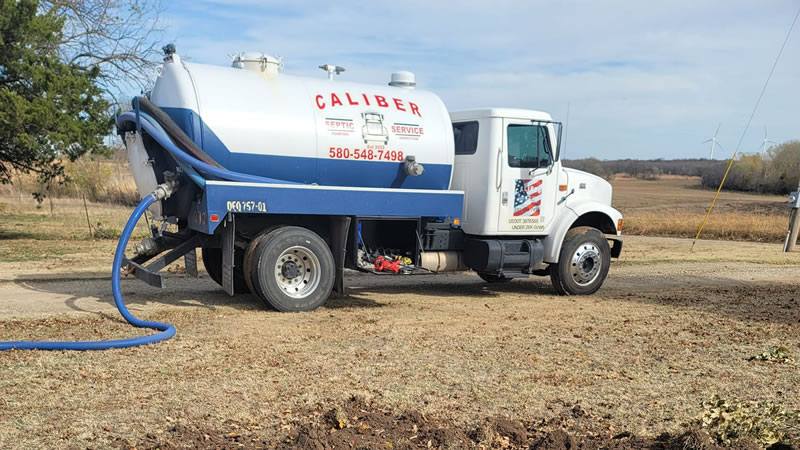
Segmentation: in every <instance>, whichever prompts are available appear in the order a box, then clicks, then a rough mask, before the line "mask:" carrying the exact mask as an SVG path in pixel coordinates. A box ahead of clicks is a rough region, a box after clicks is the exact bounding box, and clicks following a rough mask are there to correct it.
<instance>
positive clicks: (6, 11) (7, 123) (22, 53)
mask: <svg viewBox="0 0 800 450" xmlns="http://www.w3.org/2000/svg"><path fill="white" fill-rule="evenodd" d="M63 25H64V19H63V18H60V17H59V16H57V15H55V14H52V13H40V12H39V3H38V1H34V0H0V183H9V182H10V181H11V174H12V172H11V171H12V170H13V169H17V170H21V171H23V172H34V173H37V174H38V175H39V176H40V178H41V179H42V181H51V180H53V179H59V178H61V177H63V174H64V168H63V166H62V165H61V162H62V161H63V160H64V159H70V160H73V161H74V160H75V159H76V158H78V157H79V156H81V155H83V154H85V153H87V152H88V153H106V152H108V149H107V148H106V147H105V146H104V145H103V138H104V136H106V135H108V134H109V131H110V130H111V126H112V124H113V121H112V118H111V117H109V115H108V111H109V104H108V102H107V101H106V100H105V99H104V98H103V92H102V90H101V89H100V88H99V87H98V85H97V79H98V77H99V76H100V70H99V68H97V67H93V68H89V69H85V68H81V67H79V66H78V65H76V64H67V63H64V62H63V61H62V60H61V59H60V58H59V54H58V51H59V48H58V47H59V42H60V38H61V30H62V27H63Z"/></svg>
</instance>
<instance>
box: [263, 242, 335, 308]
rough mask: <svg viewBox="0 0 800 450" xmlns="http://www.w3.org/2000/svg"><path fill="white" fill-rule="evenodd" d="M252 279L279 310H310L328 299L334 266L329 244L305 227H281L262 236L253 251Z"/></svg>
mask: <svg viewBox="0 0 800 450" xmlns="http://www.w3.org/2000/svg"><path fill="white" fill-rule="evenodd" d="M252 253H253V254H252V256H251V258H252V259H251V261H250V263H249V264H248V268H249V269H250V271H251V272H250V281H251V284H252V286H253V289H254V290H255V292H256V294H258V296H259V297H261V299H262V300H264V301H265V302H267V303H268V304H269V305H270V306H272V307H273V308H275V309H277V310H278V311H311V310H314V309H316V308H318V307H319V306H321V305H322V304H323V303H325V301H326V300H328V297H329V296H330V294H331V291H332V290H333V281H334V275H335V266H334V261H333V254H332V253H331V250H330V248H329V247H328V244H326V243H325V241H324V240H323V239H322V238H321V237H319V235H317V234H316V233H314V232H313V231H311V230H308V229H306V228H300V227H290V226H287V227H282V228H278V229H276V230H273V231H271V232H269V233H267V234H266V235H264V236H263V238H262V239H260V242H259V243H258V244H257V245H256V247H255V249H254V250H253V252H252Z"/></svg>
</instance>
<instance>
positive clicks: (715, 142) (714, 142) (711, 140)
mask: <svg viewBox="0 0 800 450" xmlns="http://www.w3.org/2000/svg"><path fill="white" fill-rule="evenodd" d="M720 125H722V124H717V131H715V132H714V137H712V138H711V139H709V140H707V141H703V144H707V143H709V142H711V156H709V157H708V159H714V148H715V147H716V146H718V145H719V141H718V140H717V134H719V127H720ZM719 148H722V146H721V145H719Z"/></svg>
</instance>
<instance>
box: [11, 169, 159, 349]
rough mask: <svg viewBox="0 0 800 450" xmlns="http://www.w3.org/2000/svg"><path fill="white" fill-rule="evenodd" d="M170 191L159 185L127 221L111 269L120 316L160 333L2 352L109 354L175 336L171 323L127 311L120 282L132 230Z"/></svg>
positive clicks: (35, 344)
mask: <svg viewBox="0 0 800 450" xmlns="http://www.w3.org/2000/svg"><path fill="white" fill-rule="evenodd" d="M170 190H171V186H167V185H160V186H159V187H158V188H156V190H155V191H153V192H152V193H151V194H149V195H147V196H146V197H145V198H144V199H142V201H141V202H139V205H137V206H136V209H135V210H134V211H133V214H131V216H130V218H128V223H126V224H125V228H124V229H123V230H122V235H121V236H120V238H119V242H118V243H117V250H116V252H115V253H114V264H113V265H112V268H111V290H112V292H113V294H114V304H115V305H116V306H117V309H118V310H119V313H120V314H122V317H124V318H125V320H127V321H128V323H129V324H131V325H133V326H135V327H139V328H151V329H153V330H157V331H159V332H158V333H156V334H153V335H150V336H142V337H137V338H130V339H119V340H114V341H87V342H57V341H52V342H48V341H17V342H0V350H11V349H19V350H106V349H109V348H125V347H136V346H139V345H145V344H153V343H155V342H159V341H164V340H167V339H169V338H171V337H172V336H174V335H175V327H174V326H172V325H170V324H168V323H161V322H151V321H148V320H142V319H138V318H136V317H134V315H133V314H131V313H130V311H128V308H127V307H126V306H125V303H123V301H122V292H121V290H120V285H119V279H120V271H121V270H122V258H123V257H124V256H125V247H127V245H128V241H129V240H130V238H131V234H133V229H134V228H135V227H136V223H137V222H138V221H139V219H140V218H141V217H142V215H143V214H144V212H145V211H146V210H147V208H148V207H150V205H152V204H153V203H155V202H157V201H158V200H160V199H163V198H166V197H167V196H168V195H169V193H170Z"/></svg>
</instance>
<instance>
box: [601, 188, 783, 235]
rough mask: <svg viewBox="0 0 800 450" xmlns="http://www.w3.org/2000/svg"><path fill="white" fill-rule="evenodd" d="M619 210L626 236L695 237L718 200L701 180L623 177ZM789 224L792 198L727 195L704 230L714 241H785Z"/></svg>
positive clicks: (618, 195)
mask: <svg viewBox="0 0 800 450" xmlns="http://www.w3.org/2000/svg"><path fill="white" fill-rule="evenodd" d="M611 184H612V185H613V186H614V206H615V207H616V208H617V209H618V210H619V211H620V212H622V214H623V216H624V217H625V230H624V232H625V234H636V235H643V236H677V237H691V238H694V237H695V235H696V234H697V229H698V227H699V226H700V224H701V223H702V221H703V218H704V217H705V214H706V210H707V208H708V206H709V204H710V203H711V200H712V199H713V198H714V191H710V190H706V189H701V188H700V179H699V178H697V177H679V176H665V177H662V178H661V179H659V180H657V181H647V180H637V179H632V178H621V177H620V178H617V179H615V180H613V181H612V182H611ZM788 225H789V208H788V207H786V197H780V196H775V195H757V194H749V193H741V192H725V191H723V192H721V193H720V195H719V198H718V199H717V203H716V205H715V207H714V209H713V211H712V213H711V216H710V217H709V220H708V223H707V224H706V226H705V229H704V230H703V235H702V236H703V237H705V238H708V239H730V240H740V241H763V242H782V241H783V239H784V237H785V236H786V230H787V229H788Z"/></svg>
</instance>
